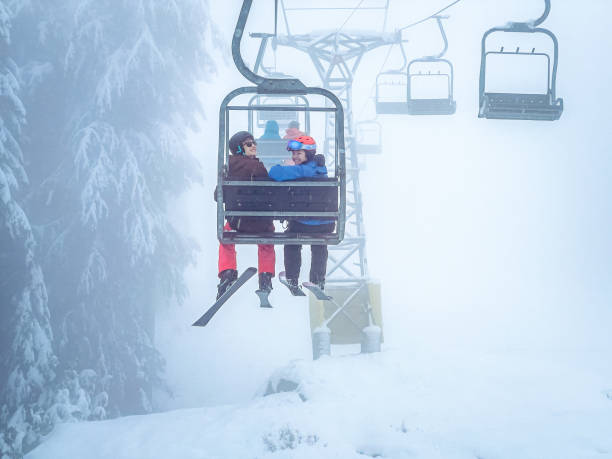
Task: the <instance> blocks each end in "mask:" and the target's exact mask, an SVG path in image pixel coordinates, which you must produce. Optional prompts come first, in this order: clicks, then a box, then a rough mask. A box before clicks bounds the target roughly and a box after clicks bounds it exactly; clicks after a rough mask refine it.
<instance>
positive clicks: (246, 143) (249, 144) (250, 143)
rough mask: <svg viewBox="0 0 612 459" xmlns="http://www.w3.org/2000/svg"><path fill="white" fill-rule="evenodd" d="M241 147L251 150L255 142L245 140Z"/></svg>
mask: <svg viewBox="0 0 612 459" xmlns="http://www.w3.org/2000/svg"><path fill="white" fill-rule="evenodd" d="M242 145H244V146H245V147H248V148H251V147H252V146H253V145H257V142H256V141H255V140H247V141H246V142H244V143H243V144H242Z"/></svg>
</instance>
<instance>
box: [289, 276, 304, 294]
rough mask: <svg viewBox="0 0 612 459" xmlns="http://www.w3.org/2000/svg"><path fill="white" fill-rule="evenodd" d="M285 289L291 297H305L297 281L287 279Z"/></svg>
mask: <svg viewBox="0 0 612 459" xmlns="http://www.w3.org/2000/svg"><path fill="white" fill-rule="evenodd" d="M287 287H289V291H290V292H291V294H292V295H293V296H306V294H305V293H304V292H303V290H302V287H301V286H300V284H299V282H298V280H297V279H287Z"/></svg>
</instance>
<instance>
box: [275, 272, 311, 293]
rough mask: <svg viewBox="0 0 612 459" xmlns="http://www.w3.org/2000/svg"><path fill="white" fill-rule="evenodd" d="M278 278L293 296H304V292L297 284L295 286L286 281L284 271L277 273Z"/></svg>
mask: <svg viewBox="0 0 612 459" xmlns="http://www.w3.org/2000/svg"><path fill="white" fill-rule="evenodd" d="M278 280H279V281H280V283H281V284H283V285H284V286H285V287H287V288H288V289H289V291H290V292H291V294H292V295H293V296H306V294H305V293H304V292H303V291H302V289H301V287H300V286H299V284H298V286H297V287H296V286H293V285H291V284H290V283H289V282H287V275H286V274H285V271H283V272H281V273H280V274H279V275H278Z"/></svg>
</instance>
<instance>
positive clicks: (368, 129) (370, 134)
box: [354, 120, 382, 155]
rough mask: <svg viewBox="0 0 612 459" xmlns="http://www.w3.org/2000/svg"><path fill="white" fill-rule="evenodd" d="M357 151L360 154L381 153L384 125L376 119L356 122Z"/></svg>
mask: <svg viewBox="0 0 612 459" xmlns="http://www.w3.org/2000/svg"><path fill="white" fill-rule="evenodd" d="M355 132H356V135H355V147H354V148H355V151H356V152H357V154H359V155H379V154H380V153H381V151H382V147H381V144H382V126H381V124H380V123H379V122H378V121H376V120H367V121H359V122H358V123H355Z"/></svg>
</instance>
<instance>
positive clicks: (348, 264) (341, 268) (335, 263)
mask: <svg viewBox="0 0 612 459" xmlns="http://www.w3.org/2000/svg"><path fill="white" fill-rule="evenodd" d="M280 4H281V8H282V10H281V13H282V14H283V18H284V22H285V24H286V30H287V34H286V35H280V34H278V35H277V36H276V37H275V44H276V45H279V46H286V47H291V48H294V49H297V50H299V51H302V52H305V53H307V54H308V55H309V56H310V58H311V59H312V62H313V64H314V67H315V68H316V70H317V73H318V75H319V77H320V78H321V82H322V87H323V88H325V89H328V90H330V91H332V92H333V93H335V94H336V96H337V97H338V98H339V99H340V101H341V102H342V105H343V106H344V114H345V123H344V125H345V140H346V146H347V150H346V158H347V164H346V168H347V170H346V209H347V211H346V212H347V215H346V230H345V238H344V241H343V242H342V243H341V244H339V245H332V246H329V262H328V269H327V280H326V291H327V292H328V293H329V294H330V295H332V297H333V298H334V300H336V302H337V304H336V305H335V306H336V310H335V311H333V310H331V311H327V314H326V316H329V314H331V316H332V317H331V318H330V317H320V320H319V323H320V324H323V326H324V329H326V328H327V324H328V323H329V322H331V320H333V319H334V318H335V317H336V316H337V315H341V314H339V313H343V314H342V315H341V317H343V318H345V319H346V320H348V322H352V325H353V331H355V328H356V329H357V331H358V332H359V333H361V334H362V338H363V339H362V341H361V344H362V352H373V351H376V350H379V349H380V337H379V339H378V343H376V338H374V342H372V340H371V339H370V340H369V339H368V336H367V335H368V328H370V329H371V327H372V325H374V326H376V325H380V324H378V323H376V322H377V320H376V319H379V320H380V304H378V305H376V304H372V303H376V302H380V290H379V287H378V286H377V285H372V284H371V282H370V277H369V272H368V264H367V257H366V233H365V227H364V220H363V205H362V197H361V186H360V182H359V172H360V171H359V158H358V153H359V152H358V151H356V149H355V148H353V147H354V145H355V142H353V140H354V139H353V135H354V134H353V127H354V126H353V113H352V84H353V77H354V75H355V72H356V71H357V68H358V66H359V64H360V62H361V59H362V58H363V56H364V55H365V54H366V53H367V52H368V51H372V50H374V49H377V48H379V47H382V46H390V45H393V44H397V43H400V42H401V41H402V37H401V32H399V31H398V32H395V33H385V32H376V31H372V32H369V31H349V30H342V29H343V27H340V29H338V30H324V31H317V32H312V33H305V34H291V32H290V30H289V22H288V20H287V13H288V12H291V11H304V12H312V11H316V10H327V11H330V10H336V11H337V10H347V12H349V13H350V14H352V12H354V11H355V10H358V9H359V7H357V8H334V7H325V8H317V7H306V6H305V7H299V8H298V7H296V8H287V7H285V4H284V2H283V0H281V2H280ZM388 8H389V0H386V2H385V4H384V6H378V7H368V8H367V9H368V10H380V12H381V13H384V17H385V22H386V17H387V12H388ZM364 9H365V8H364ZM345 23H346V22H345ZM383 30H384V27H383ZM333 133H334V119H333V117H330V116H327V117H326V126H325V137H326V138H325V143H324V153H325V156H326V159H327V161H328V165H329V161H332V160H333V155H332V153H333V151H334V145H333V142H334V137H333ZM372 290H376V291H372ZM373 306H374V308H373ZM376 307H378V314H377V311H376ZM347 309H358V310H360V314H361V315H362V317H365V319H366V320H367V322H366V323H365V327H363V325H364V324H363V323H362V324H358V323H356V320H355V317H354V316H353V317H351V316H350V315H349V314H348V313H347ZM312 314H313V312H312V308H311V326H312V325H313V322H315V324H316V319H313V317H312ZM377 315H378V317H376V316H377ZM325 319H327V320H325ZM349 327H350V325H349ZM319 328H320V327H319ZM319 331H320V330H319ZM334 334H335V332H333V333H331V343H332V344H336V343H337V344H349V342H342V340H340V341H338V340H336V343H334ZM314 335H315V336H313V354H314V358H318V357H319V356H320V355H321V354H329V339H330V336H329V332H328V334H327V336H326V337H325V336H324V337H323V338H322V339H319V340H317V339H315V338H316V335H317V330H315V332H314Z"/></svg>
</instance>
